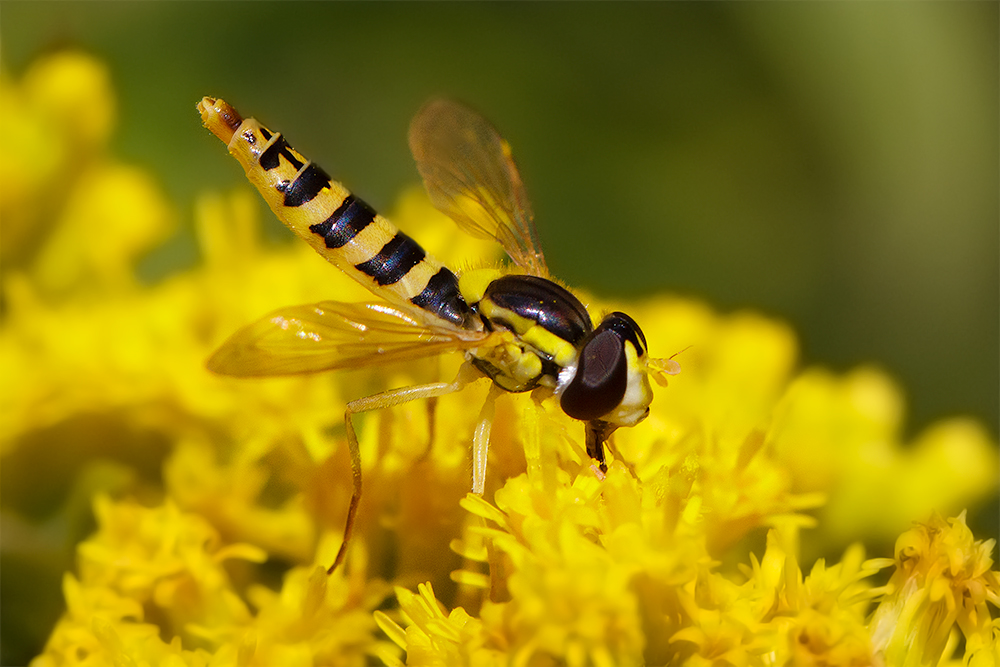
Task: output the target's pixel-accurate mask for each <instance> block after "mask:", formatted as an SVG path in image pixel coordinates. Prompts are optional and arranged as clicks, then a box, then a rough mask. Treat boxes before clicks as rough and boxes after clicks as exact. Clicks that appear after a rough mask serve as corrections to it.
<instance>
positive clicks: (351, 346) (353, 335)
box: [207, 301, 487, 377]
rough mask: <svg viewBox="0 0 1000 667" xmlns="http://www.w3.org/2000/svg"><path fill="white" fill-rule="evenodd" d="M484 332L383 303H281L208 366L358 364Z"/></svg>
mask: <svg viewBox="0 0 1000 667" xmlns="http://www.w3.org/2000/svg"><path fill="white" fill-rule="evenodd" d="M486 335H487V334H484V333H481V332H476V331H466V330H464V329H459V328H458V327H447V326H443V325H442V326H437V325H427V324H426V323H422V322H418V321H417V320H415V319H413V318H412V317H410V316H408V315H406V314H405V313H404V312H403V311H400V310H398V309H396V308H394V307H392V306H389V305H387V304H380V303H340V302H337V301H321V302H319V303H315V304H307V305H304V306H291V307H288V308H282V309H281V310H277V311H275V312H273V313H271V314H270V315H267V316H266V317H264V318H262V319H260V320H258V321H257V322H254V323H253V324H249V325H247V326H245V327H243V328H242V329H240V330H239V331H237V332H236V333H234V334H233V335H232V336H230V337H229V339H227V340H226V342H224V343H223V344H222V346H221V347H220V348H219V349H218V350H216V352H215V353H214V354H213V355H212V356H211V358H209V360H208V364H207V365H208V369H209V370H211V371H213V372H215V373H219V374H222V375H233V376H238V377H262V376H273V375H294V374H297V373H314V372H317V371H326V370H334V369H345V368H361V367H367V366H373V365H377V364H388V363H393V362H397V361H407V360H412V359H421V358H425V357H429V356H434V355H438V354H443V353H445V352H453V351H457V350H464V349H467V348H470V347H475V346H476V345H479V344H482V342H483V340H484V338H485V337H486Z"/></svg>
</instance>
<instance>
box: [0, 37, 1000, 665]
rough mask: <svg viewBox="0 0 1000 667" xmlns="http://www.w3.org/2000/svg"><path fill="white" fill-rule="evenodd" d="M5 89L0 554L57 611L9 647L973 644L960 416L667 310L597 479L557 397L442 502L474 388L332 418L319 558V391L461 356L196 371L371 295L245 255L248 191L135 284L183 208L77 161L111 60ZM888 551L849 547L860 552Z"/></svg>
mask: <svg viewBox="0 0 1000 667" xmlns="http://www.w3.org/2000/svg"><path fill="white" fill-rule="evenodd" d="M0 93H2V94H0V111H2V112H3V114H4V117H5V118H7V119H10V123H12V124H13V125H14V126H15V127H16V128H18V131H17V132H14V133H12V134H11V136H12V137H13V138H14V139H16V141H13V142H12V143H9V144H7V145H4V146H2V147H0V174H2V175H3V176H4V178H2V179H0V225H2V231H3V236H4V244H3V257H2V258H3V263H2V269H0V279H2V289H3V305H4V309H3V311H2V318H3V319H2V321H0V364H2V366H3V368H5V369H6V370H7V376H8V377H11V378H16V382H6V383H4V384H3V385H2V387H0V456H2V457H3V462H2V464H3V466H4V469H5V473H6V475H5V480H9V481H6V482H5V486H4V488H3V497H2V509H3V519H4V531H5V534H4V546H5V555H4V559H5V560H4V566H5V567H13V568H15V570H16V571H17V572H18V573H22V572H23V573H24V579H25V580H26V581H29V582H35V581H39V582H44V581H58V580H61V581H62V595H63V604H64V608H63V609H62V610H61V617H60V618H59V620H58V622H57V623H55V625H54V627H51V626H45V627H43V628H39V629H36V630H35V631H36V632H41V633H44V634H43V636H42V637H41V639H39V640H38V642H39V644H38V648H39V650H40V654H38V655H37V657H36V658H35V660H34V662H33V663H32V664H33V665H35V667H49V666H50V665H51V666H56V665H103V664H123V665H125V664H136V665H139V664H157V665H229V664H233V665H247V666H249V665H300V664H301V665H320V664H322V665H363V664H370V663H371V662H372V661H376V660H377V661H382V662H384V663H385V664H388V665H401V664H409V665H449V666H450V665H501V664H503V665H532V666H534V665H573V666H576V665H580V666H582V665H602V666H605V665H606V666H610V665H630V664H647V665H667V664H671V665H673V664H686V665H779V664H796V665H799V664H801V665H869V664H870V665H908V664H914V665H916V664H940V663H941V662H942V661H946V660H958V659H964V661H965V664H968V665H975V666H977V667H978V666H979V665H986V664H997V662H998V660H1000V648H998V647H1000V639H998V637H1000V622H998V620H997V619H996V618H995V617H996V615H997V612H996V608H997V606H998V603H1000V599H998V596H1000V585H998V576H1000V575H998V573H997V572H996V571H995V570H994V569H993V568H994V563H993V549H994V548H995V542H994V540H992V539H986V540H978V541H977V540H976V539H975V537H974V536H973V535H972V533H971V532H970V530H969V529H968V527H967V526H966V524H965V514H964V513H963V511H962V510H963V508H964V507H966V506H971V505H973V504H975V503H976V502H978V501H980V500H981V499H982V498H984V497H987V496H988V494H990V493H993V492H994V491H995V489H996V486H997V481H998V479H997V478H998V458H997V447H996V443H995V442H993V441H992V439H991V437H990V436H989V434H988V433H987V432H986V431H985V430H984V429H983V427H982V426H980V425H979V424H977V423H975V422H972V421H970V420H951V421H946V422H943V423H940V424H937V425H934V426H932V427H931V428H929V429H928V430H927V431H926V432H925V433H922V434H918V435H917V436H916V438H915V439H914V441H913V442H912V443H905V442H903V441H902V438H901V435H900V433H901V431H902V428H903V421H904V420H903V413H904V407H903V400H902V398H901V393H900V391H899V389H898V388H897V387H896V386H895V385H894V384H893V383H892V381H891V380H890V379H889V378H887V377H886V376H885V375H884V374H882V373H880V372H878V371H876V370H872V369H858V370H855V371H851V372H849V373H846V374H834V373H831V372H829V371H825V370H822V369H805V370H800V369H799V368H798V361H797V344H796V340H795V336H794V333H793V332H792V330H791V329H790V328H789V327H788V326H787V325H784V324H782V323H779V322H775V321H773V320H770V319H767V318H765V317H763V316H760V315H757V314H754V313H737V314H732V315H720V314H718V313H716V312H714V311H712V309H711V308H709V307H708V306H707V305H705V304H703V303H699V302H696V301H692V300H685V299H679V298H670V297H666V296H661V297H656V298H653V299H650V300H647V301H644V302H640V303H635V304H629V308H628V309H627V310H628V311H629V312H630V313H632V314H633V315H634V316H635V318H636V320H637V321H640V322H641V323H642V325H643V330H644V332H645V333H646V336H647V339H648V342H649V347H650V349H651V350H653V352H654V354H658V355H661V356H670V355H672V354H674V353H679V354H678V356H677V357H676V358H677V361H679V362H680V363H681V365H682V367H683V373H681V374H680V375H679V376H677V377H676V378H673V379H671V382H670V386H669V388H667V389H660V390H658V394H659V395H658V396H657V398H656V400H655V401H654V402H653V405H652V412H651V414H650V416H649V418H648V419H647V420H646V421H645V422H643V423H642V424H640V425H639V426H637V427H635V428H630V429H621V430H619V431H618V432H617V433H616V435H615V437H614V438H613V439H612V442H611V453H610V456H609V460H610V465H609V469H608V471H607V473H606V475H603V476H602V475H600V474H599V473H598V472H597V471H595V470H594V469H593V468H592V466H591V460H590V458H589V457H588V456H587V454H586V448H585V445H584V443H583V441H582V430H581V429H580V427H579V424H578V423H577V422H574V421H573V420H571V419H569V418H567V417H566V416H565V415H564V414H563V413H562V412H561V410H559V409H558V407H557V406H555V407H554V406H552V405H548V404H542V405H538V404H536V403H534V402H533V401H532V400H531V398H530V396H527V395H504V396H502V397H501V399H500V400H499V401H498V403H497V417H496V419H495V423H494V428H493V433H492V446H491V459H490V465H489V468H488V474H487V492H486V494H485V495H484V496H483V497H477V496H473V495H468V494H467V492H468V489H469V486H470V468H471V464H470V461H469V451H468V450H469V443H470V442H471V439H472V432H473V429H474V428H475V422H476V416H477V413H478V410H479V406H480V405H482V400H483V397H484V396H485V393H486V391H487V389H488V382H485V381H484V382H479V383H475V384H474V385H472V386H470V387H468V388H467V389H466V390H465V391H464V392H462V393H461V394H454V395H449V396H445V397H443V398H441V399H438V400H437V401H432V402H414V403H410V404H406V405H403V406H399V407H396V408H392V409H387V410H383V411H380V412H377V413H369V414H364V415H360V416H359V418H358V420H357V425H358V432H359V440H360V447H361V452H362V463H363V466H364V475H365V495H364V497H363V500H362V503H361V510H360V513H359V516H358V521H357V525H356V528H355V535H354V538H353V541H352V544H351V547H350V549H349V551H348V557H347V562H346V563H345V566H344V567H342V568H341V569H340V570H338V571H337V572H335V573H334V575H332V576H330V577H327V576H326V574H325V572H324V571H323V570H324V568H325V567H326V566H327V565H329V564H330V562H331V561H332V558H333V556H334V554H335V553H336V551H337V549H338V547H339V542H340V538H341V530H342V527H343V521H344V518H345V515H346V508H347V503H348V500H349V498H350V488H351V486H350V464H349V460H348V456H347V451H346V449H347V448H346V438H345V431H344V424H343V414H344V408H345V404H346V401H348V400H351V399H353V398H357V397H360V396H366V395H369V394H372V393H374V392H377V391H380V390H382V389H385V388H388V387H398V386H405V385H407V384H415V383H419V382H427V381H431V380H435V379H438V378H441V377H450V376H452V375H453V374H454V370H455V368H456V367H457V364H458V363H459V362H460V360H458V359H449V358H445V359H441V360H440V361H437V360H428V361H427V362H421V363H414V364H408V365H403V366H395V367H389V368H386V369H381V370H378V371H371V370H358V371H352V372H349V373H341V374H333V375H329V374H326V375H316V376H301V377H294V378H285V379H271V380H258V381H245V380H233V379H224V378H219V377H215V376H212V375H210V374H209V373H208V372H207V371H206V370H205V369H204V360H205V359H206V358H207V357H208V355H209V354H210V353H211V351H212V350H213V349H214V348H215V347H216V346H217V345H218V343H219V342H220V341H221V340H222V339H223V338H224V337H226V336H227V335H228V334H230V333H231V332H232V331H234V330H235V329H236V328H238V327H239V326H241V325H243V324H245V323H247V322H249V321H252V320H253V319H255V318H257V317H259V316H261V315H262V314H264V313H266V312H268V311H270V310H272V309H274V308H277V307H279V306H286V305H289V304H295V303H307V302H311V301H320V300H322V299H325V298H330V297H331V296H334V295H335V296H336V297H337V298H338V299H341V300H347V301H350V300H358V301H362V300H369V299H370V298H371V296H370V295H369V294H368V293H366V292H364V291H363V290H362V289H361V288H360V287H358V286H357V285H355V284H354V283H353V281H350V280H349V279H346V278H344V277H342V276H341V275H340V274H339V273H338V272H337V271H336V270H333V269H332V268H331V267H330V266H329V265H328V264H326V263H325V262H323V261H322V260H321V259H320V258H319V257H318V256H316V255H315V253H313V252H312V251H311V250H310V249H309V248H307V247H306V246H305V244H298V245H293V246H268V245H267V244H266V243H264V242H263V240H262V239H261V238H260V233H259V221H258V220H257V212H258V206H257V204H256V201H255V199H254V197H253V196H252V195H250V194H249V193H248V192H247V191H244V190H239V191H236V192H232V193H226V194H219V193H206V194H204V195H202V196H201V197H200V198H199V199H198V201H197V203H196V205H195V211H194V219H195V228H194V233H195V237H196V239H197V242H198V246H199V249H200V251H201V253H202V257H203V261H202V263H201V264H200V265H199V266H197V267H195V268H191V269H188V270H184V271H178V272H177V273H175V274H174V275H172V276H170V277H168V278H166V279H164V280H162V281H161V282H159V283H156V284H153V285H143V284H141V283H140V282H139V281H138V280H136V278H135V271H134V267H135V262H136V259H137V258H138V257H139V256H140V255H141V254H142V253H143V252H145V251H146V250H148V249H149V248H151V247H153V246H155V245H156V244H157V243H159V242H161V241H162V240H163V239H164V238H165V236H166V234H168V233H169V232H170V230H171V229H172V225H173V221H174V220H175V219H176V218H178V217H179V216H178V215H177V214H176V213H175V211H174V209H173V206H172V205H171V204H170V202H169V201H167V199H166V198H165V197H164V196H163V194H162V193H161V192H160V191H159V189H158V187H157V186H156V179H155V178H153V177H152V176H150V175H149V174H147V173H144V172H143V171H141V170H139V169H137V168H135V167H131V166H128V165H122V164H120V163H118V162H116V161H115V160H114V159H113V157H111V156H109V155H107V154H106V148H105V146H106V142H107V140H108V137H109V135H110V132H111V131H112V128H113V124H114V108H115V101H114V98H113V91H112V88H111V84H110V82H109V78H108V75H107V72H106V69H105V68H104V67H103V65H102V64H101V63H100V62H98V61H96V60H94V59H93V58H90V57H88V56H86V55H82V54H80V53H75V52H66V53H58V54H53V55H50V56H47V57H46V58H44V59H42V60H40V61H38V62H37V63H36V64H35V65H34V66H33V67H32V69H31V70H30V71H29V72H28V73H27V74H26V75H25V76H24V77H23V79H22V80H21V81H19V82H13V81H10V80H9V79H8V78H7V77H6V76H0ZM206 141H208V139H206ZM46 195H49V196H46ZM38 202H41V204H38ZM396 208H397V210H396V211H395V213H394V215H392V216H390V217H392V218H393V219H394V220H395V221H396V222H397V223H398V224H399V226H400V227H402V228H404V229H405V230H406V231H407V233H409V234H412V235H413V236H414V237H416V238H418V239H420V241H421V242H422V243H423V245H425V246H426V247H427V249H428V250H429V251H430V252H432V253H433V254H435V255H437V256H439V257H441V258H442V259H444V260H445V261H447V262H449V264H450V265H452V266H455V267H458V268H461V267H469V266H477V265H488V264H490V263H492V262H493V261H495V258H496V248H494V247H492V246H487V245H486V244H485V243H484V242H482V241H476V240H472V239H469V238H468V237H466V236H464V235H462V234H458V233H457V232H455V230H454V225H451V223H449V222H447V221H446V220H445V219H444V217H443V216H442V215H441V214H440V213H438V212H437V211H436V210H434V209H433V207H431V205H430V204H429V202H428V201H427V198H426V197H425V196H424V195H423V193H422V191H420V190H418V189H413V190H408V191H406V192H405V193H404V194H403V196H402V197H401V198H400V201H399V203H398V204H397V207H396ZM586 301H587V303H588V304H589V305H590V306H591V307H592V308H593V310H594V311H595V312H597V311H601V310H602V309H609V308H611V307H619V306H621V304H605V303H599V302H597V300H596V299H593V298H588V299H586ZM934 512H938V514H934ZM940 516H952V517H955V518H951V519H947V520H945V519H942V518H940ZM929 517H930V518H929ZM95 520H96V525H95V524H94V521H95ZM914 522H918V523H917V524H916V527H913V526H914ZM54 536H55V537H54ZM897 537H898V539H897V541H896V549H895V553H893V554H879V553H875V554H870V555H875V556H889V555H891V556H892V558H888V557H883V558H870V559H867V560H866V552H865V548H864V547H862V545H861V542H862V541H864V542H867V543H869V544H873V545H876V548H877V545H879V544H881V543H883V542H884V541H885V540H891V539H896V538H897ZM63 544H66V545H69V546H68V548H65V547H64V546H63ZM807 553H823V554H842V556H840V557H839V558H838V559H836V560H834V559H831V558H827V559H813V558H811V557H810V561H811V562H809V563H804V559H805V558H806V557H805V556H804V554H807ZM73 559H75V561H74V560H73ZM882 570H885V572H884V573H883V574H882V576H881V577H880V576H879V574H878V573H879V572H880V571H882ZM393 591H395V596H393ZM393 597H394V598H395V599H393ZM4 601H5V603H7V606H8V609H13V608H15V607H14V605H15V604H16V605H19V606H21V607H23V608H27V607H28V605H32V604H35V601H34V600H33V599H28V598H27V597H25V598H18V599H13V598H10V597H9V593H8V591H5V600H4ZM44 636H47V637H48V639H47V642H45V645H44V648H42V647H41V642H42V641H44ZM960 638H963V639H964V641H961V640H960ZM959 647H963V648H962V649H961V650H959Z"/></svg>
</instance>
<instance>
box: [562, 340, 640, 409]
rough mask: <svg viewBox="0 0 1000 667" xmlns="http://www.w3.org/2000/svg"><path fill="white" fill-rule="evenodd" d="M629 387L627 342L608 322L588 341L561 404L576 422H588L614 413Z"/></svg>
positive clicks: (581, 352)
mask: <svg viewBox="0 0 1000 667" xmlns="http://www.w3.org/2000/svg"><path fill="white" fill-rule="evenodd" d="M627 384H628V359H627V358H626V356H625V340H624V339H623V338H622V336H621V334H620V333H619V332H618V331H616V330H615V328H614V327H610V326H608V327H606V326H605V323H602V324H601V326H599V327H597V329H596V330H594V332H593V333H592V334H591V335H590V337H589V338H587V340H586V342H585V343H584V345H583V349H582V350H581V351H580V361H579V362H578V366H577V369H576V375H575V376H573V380H572V381H570V383H569V385H568V386H567V387H566V389H565V390H564V391H563V394H562V398H561V399H560V405H561V406H562V409H563V412H565V413H566V414H567V415H569V416H570V417H573V418H574V419H580V420H583V421H589V420H591V419H597V418H599V417H601V416H603V415H606V414H607V413H609V412H611V411H612V410H614V409H615V408H616V407H617V406H618V404H619V403H621V401H622V398H624V397H625V389H626V387H627Z"/></svg>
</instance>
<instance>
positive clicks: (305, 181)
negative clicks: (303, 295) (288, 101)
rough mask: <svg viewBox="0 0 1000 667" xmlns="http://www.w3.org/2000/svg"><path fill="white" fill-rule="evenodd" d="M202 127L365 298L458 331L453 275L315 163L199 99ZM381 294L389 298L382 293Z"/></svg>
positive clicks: (461, 305)
mask: <svg viewBox="0 0 1000 667" xmlns="http://www.w3.org/2000/svg"><path fill="white" fill-rule="evenodd" d="M198 108H199V110H200V111H201V116H202V122H204V124H205V126H206V127H207V128H208V129H209V130H211V131H212V133H213V134H215V135H216V136H217V137H219V139H221V140H222V141H223V142H225V143H226V144H227V145H228V147H229V152H230V153H231V154H232V155H233V156H234V157H235V158H236V159H237V160H238V161H239V162H240V164H241V165H243V169H244V171H245V172H246V175H247V178H248V179H249V180H250V182H251V183H253V184H254V186H256V188H257V189H258V190H259V191H260V193H261V195H262V196H263V197H264V200H265V201H267V203H268V205H269V206H270V207H271V210H272V211H274V214H275V215H276V216H278V219H279V220H281V221H282V222H283V223H284V224H285V225H286V226H287V227H288V228H289V229H291V230H292V231H293V232H295V233H296V234H298V235H299V236H300V237H302V238H303V239H304V240H305V241H306V242H307V243H309V244H310V245H311V246H312V247H313V248H315V249H316V251H317V252H318V253H319V254H320V255H322V256H323V257H325V258H326V259H327V260H328V261H330V262H331V263H333V264H334V265H335V266H337V268H339V269H341V270H342V271H344V273H346V274H348V275H349V276H351V277H352V278H354V279H355V280H357V281H358V282H360V283H361V284H363V285H364V286H365V287H367V288H368V289H370V290H371V291H372V292H374V293H375V294H377V295H379V296H383V297H387V298H389V300H390V301H396V302H399V301H409V302H410V303H412V304H414V305H416V306H418V307H420V308H422V309H424V310H425V311H427V312H429V313H431V314H433V315H435V316H437V317H439V318H441V319H444V320H446V321H448V322H450V323H452V324H455V325H457V326H463V325H465V323H466V322H467V321H468V316H469V308H468V306H467V305H466V303H465V301H464V299H463V298H462V297H461V295H460V294H459V291H458V280H457V278H456V277H455V274H454V273H452V272H451V271H450V270H448V269H447V268H446V267H444V266H443V265H442V264H441V263H440V262H439V261H437V260H436V259H434V258H433V257H430V256H428V255H427V253H426V252H425V251H424V249H423V248H421V247H420V245H419V244H417V242H416V241H414V240H413V239H411V238H410V237H409V236H407V235H406V234H403V233H402V232H400V231H399V230H398V229H396V227H395V225H393V224H392V223H391V222H389V221H388V220H386V219H385V218H384V217H382V216H381V215H379V214H377V213H376V212H375V211H374V210H372V208H371V207H370V206H368V204H366V203H365V202H363V201H362V200H361V199H358V198H357V197H355V196H354V195H352V194H351V193H350V192H348V190H347V189H346V188H345V187H344V186H343V185H341V184H340V183H337V182H336V181H333V180H331V178H330V176H329V175H328V174H327V173H326V172H325V171H323V169H322V168H320V167H319V166H318V165H316V164H315V163H313V162H310V161H309V160H307V159H306V158H304V157H303V156H302V155H301V154H300V153H299V152H298V151H296V150H295V149H294V148H292V147H291V146H289V145H288V143H287V142H286V141H285V140H284V138H283V137H282V136H281V134H280V133H274V132H271V131H270V130H268V129H267V128H265V127H264V126H263V125H261V124H260V123H258V122H257V121H256V120H254V119H253V118H247V119H245V120H244V119H243V118H242V117H240V115H239V114H238V113H237V112H236V111H235V110H234V109H233V108H232V107H231V106H229V105H228V104H226V103H225V102H223V101H222V100H217V99H212V98H208V97H206V98H205V99H203V100H202V101H201V103H200V104H199V106H198ZM387 292H388V294H387Z"/></svg>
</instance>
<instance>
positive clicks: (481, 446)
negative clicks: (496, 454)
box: [472, 384, 503, 496]
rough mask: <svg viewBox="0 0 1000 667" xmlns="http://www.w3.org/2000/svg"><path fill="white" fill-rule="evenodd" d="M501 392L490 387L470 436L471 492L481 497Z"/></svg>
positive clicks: (497, 388)
mask: <svg viewBox="0 0 1000 667" xmlns="http://www.w3.org/2000/svg"><path fill="white" fill-rule="evenodd" d="M502 392H503V389H501V388H500V387H499V386H497V385H496V384H494V385H491V386H490V393H488V394H486V402H485V403H483V409H482V410H480V411H479V423H478V424H476V433H475V435H473V436H472V492H473V493H474V494H476V495H477V496H481V495H483V491H484V490H485V488H486V462H487V460H488V459H489V456H490V430H491V429H492V428H493V416H494V415H495V414H496V402H497V396H499V395H500V394H501V393H502Z"/></svg>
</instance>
